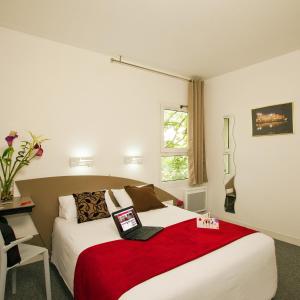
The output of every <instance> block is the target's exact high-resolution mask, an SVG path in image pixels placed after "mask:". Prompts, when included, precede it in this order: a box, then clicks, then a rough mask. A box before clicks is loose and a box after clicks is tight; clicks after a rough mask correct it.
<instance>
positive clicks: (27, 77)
mask: <svg viewBox="0 0 300 300" xmlns="http://www.w3.org/2000/svg"><path fill="white" fill-rule="evenodd" d="M186 101H187V83H186V82H184V81H181V80H177V79H173V78H169V77H165V76H161V75H157V74H153V73H151V72H145V71H141V70H137V69H133V68H128V67H124V66H121V65H118V64H112V63H111V62H110V58H109V57H107V56H104V55H101V54H99V53H95V52H90V51H87V50H83V49H78V48H74V47H70V46H67V45H64V44H59V43H56V42H52V41H48V40H45V39H41V38H37V37H34V36H30V35H26V34H23V33H19V32H15V31H11V30H7V29H4V28H0V103H1V106H0V108H1V116H0V124H1V126H0V137H1V139H2V138H3V139H4V137H5V136H6V135H7V133H8V132H9V131H10V130H11V129H13V130H17V131H18V133H19V134H20V135H21V136H22V138H25V137H26V136H27V135H26V131H27V130H31V131H32V132H34V133H36V134H43V135H45V136H46V137H49V138H50V141H48V142H46V143H45V146H44V148H45V155H44V157H43V158H42V159H41V160H39V161H34V162H33V163H32V164H31V165H30V166H29V167H28V168H26V169H24V171H23V172H22V173H21V174H20V175H19V177H18V178H17V179H24V178H36V177H45V176H58V175H69V174H79V173H82V172H84V171H82V170H81V171H76V170H75V169H70V168H69V165H68V160H69V157H70V156H82V155H88V156H89V155H91V156H94V158H95V167H94V168H92V169H89V170H88V171H85V172H86V173H88V174H99V175H108V174H110V175H114V176H123V177H129V178H135V179H139V180H142V181H146V182H152V183H154V184H156V185H160V105H161V104H174V105H180V104H185V103H186ZM3 139H2V142H1V143H0V147H1V149H3V147H4V146H5V142H4V140H3ZM128 154H135V155H137V154H138V155H143V156H144V164H143V165H141V166H136V167H132V166H128V165H124V164H123V157H124V155H128ZM167 189H168V188H167ZM169 191H171V192H174V193H175V194H176V195H178V196H179V197H181V196H182V191H181V189H180V188H178V186H176V185H175V186H173V187H171V188H169Z"/></svg>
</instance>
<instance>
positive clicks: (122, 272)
mask: <svg viewBox="0 0 300 300" xmlns="http://www.w3.org/2000/svg"><path fill="white" fill-rule="evenodd" d="M254 232H255V231H254V230H251V229H248V228H245V227H241V226H238V225H234V224H231V223H227V222H223V221H220V229H219V230H213V229H199V228H197V226H196V219H192V220H188V221H184V222H181V223H178V224H175V225H172V226H169V227H166V228H165V229H164V230H163V231H162V232H160V233H159V234H157V235H156V236H154V237H153V238H151V239H150V240H148V241H128V240H117V241H111V242H107V243H103V244H99V245H96V246H92V247H90V248H88V249H86V250H84V251H83V252H82V253H81V254H80V255H79V258H78V260H77V264H76V270H75V278H74V298H75V299H76V300H95V299H102V300H113V299H118V298H119V297H120V296H121V295H122V294H124V293H125V292H126V291H128V290H129V289H131V288H133V287H134V286H136V285H138V284H139V283H141V282H143V281H145V280H147V279H150V278H152V277H154V276H156V275H159V274H161V273H164V272H167V271H169V270H171V269H174V268H176V267H178V266H180V265H182V264H185V263H187V262H189V261H191V260H194V259H196V258H199V257H200V256H203V255H205V254H207V253H209V252H212V251H214V250H216V249H218V248H221V247H223V246H225V245H227V244H229V243H231V242H233V241H235V240H237V239H240V238H242V237H244V236H246V235H248V234H251V233H254ZM99 234H101V232H99Z"/></svg>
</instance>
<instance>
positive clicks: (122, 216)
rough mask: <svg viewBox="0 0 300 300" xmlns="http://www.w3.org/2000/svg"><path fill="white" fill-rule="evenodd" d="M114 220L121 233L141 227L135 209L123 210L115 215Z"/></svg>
mask: <svg viewBox="0 0 300 300" xmlns="http://www.w3.org/2000/svg"><path fill="white" fill-rule="evenodd" d="M113 217H114V220H115V222H116V224H117V227H118V229H119V231H120V232H125V231H128V230H132V229H134V228H135V227H137V226H139V225H140V221H139V218H138V216H137V215H136V212H135V210H134V208H133V207H129V208H127V209H123V210H122V211H120V212H116V213H114V214H113Z"/></svg>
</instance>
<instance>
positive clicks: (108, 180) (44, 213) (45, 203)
mask: <svg viewBox="0 0 300 300" xmlns="http://www.w3.org/2000/svg"><path fill="white" fill-rule="evenodd" d="M16 184H17V186H18V189H19V192H20V194H21V196H30V197H31V199H32V200H33V202H34V203H35V208H34V209H33V211H32V219H33V222H34V224H35V226H36V228H37V230H38V232H39V234H40V241H38V240H36V241H35V242H36V243H37V244H41V243H42V244H43V245H44V246H46V247H47V248H48V249H49V250H50V251H51V239H52V237H51V235H52V229H53V222H54V219H55V218H56V217H57V216H58V197H59V196H64V195H70V194H72V193H79V192H85V191H97V190H99V189H111V188H122V187H123V186H124V185H139V184H144V182H141V181H136V180H133V179H128V178H122V177H113V176H60V177H46V178H37V179H29V180H21V181H17V182H16ZM155 191H156V194H157V196H158V197H159V199H160V200H161V201H166V200H175V199H176V198H175V197H174V196H172V195H171V194H169V193H167V192H165V191H163V190H161V189H159V188H157V187H155Z"/></svg>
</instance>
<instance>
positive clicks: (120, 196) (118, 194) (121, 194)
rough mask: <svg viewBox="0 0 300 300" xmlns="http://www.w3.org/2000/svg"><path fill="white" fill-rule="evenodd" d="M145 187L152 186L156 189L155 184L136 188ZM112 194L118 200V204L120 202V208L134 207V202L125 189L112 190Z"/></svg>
mask: <svg viewBox="0 0 300 300" xmlns="http://www.w3.org/2000/svg"><path fill="white" fill-rule="evenodd" d="M143 186H152V187H153V188H154V185H153V184H143V185H138V186H136V187H137V188H140V187H143ZM111 192H112V194H113V196H114V197H115V199H116V202H118V204H119V205H118V206H121V207H122V208H125V207H128V206H133V202H132V200H131V198H130V197H129V195H128V194H127V193H126V191H125V189H111Z"/></svg>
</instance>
